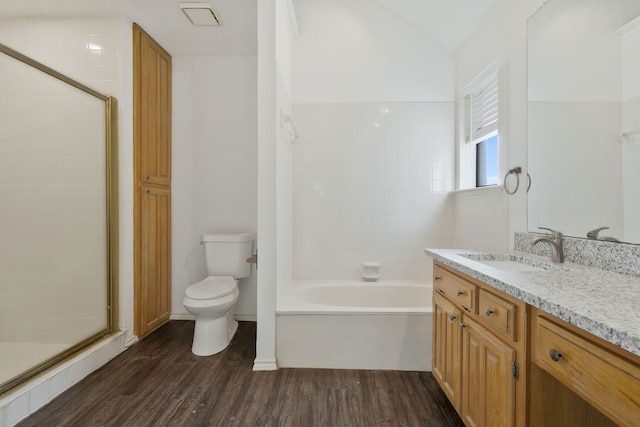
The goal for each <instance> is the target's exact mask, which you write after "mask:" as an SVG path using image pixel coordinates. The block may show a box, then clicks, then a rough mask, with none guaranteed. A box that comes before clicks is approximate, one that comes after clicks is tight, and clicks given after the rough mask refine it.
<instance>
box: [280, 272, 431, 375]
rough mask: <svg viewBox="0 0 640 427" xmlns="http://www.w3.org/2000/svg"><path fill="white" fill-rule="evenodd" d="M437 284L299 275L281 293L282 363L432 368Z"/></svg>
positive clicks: (315, 366)
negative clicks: (433, 299)
mask: <svg viewBox="0 0 640 427" xmlns="http://www.w3.org/2000/svg"><path fill="white" fill-rule="evenodd" d="M432 292H433V291H432V287H431V286H430V284H429V283H424V282H402V281H387V282H375V283H370V282H368V283H363V282H349V281H338V280H334V281H330V280H329V281H321V280H310V281H294V283H293V287H292V288H291V289H290V290H289V291H288V292H286V293H285V294H283V295H279V301H278V316H277V320H276V322H277V323H276V325H277V328H278V334H277V337H276V344H277V349H278V364H279V366H280V367H285V368H291V367H297V368H300V367H313V368H340V369H385V370H389V369H393V370H404V371H431V357H430V355H431V330H432V307H431V294H432Z"/></svg>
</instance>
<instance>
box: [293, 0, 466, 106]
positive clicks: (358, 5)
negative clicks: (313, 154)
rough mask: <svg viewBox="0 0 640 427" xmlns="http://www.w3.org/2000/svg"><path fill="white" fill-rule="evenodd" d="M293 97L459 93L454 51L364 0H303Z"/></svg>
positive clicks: (413, 97) (440, 97) (415, 97)
mask: <svg viewBox="0 0 640 427" xmlns="http://www.w3.org/2000/svg"><path fill="white" fill-rule="evenodd" d="M295 6H296V15H297V17H298V25H299V27H300V36H299V37H298V38H296V39H295V41H294V43H293V50H292V54H293V59H292V67H293V74H292V96H293V102H294V103H302V102H381V101H382V102H427V101H451V100H452V99H453V85H454V63H453V57H452V55H451V54H450V53H448V52H447V51H446V49H444V48H443V47H441V46H440V45H438V44H437V43H436V42H435V41H433V40H432V39H430V38H428V37H426V36H425V35H424V33H422V32H420V31H419V30H418V29H416V28H415V27H413V26H411V25H410V24H409V23H407V22H406V21H404V20H402V19H400V18H399V17H397V16H396V15H394V14H392V13H390V12H389V11H388V10H387V9H384V8H382V7H381V6H379V5H377V4H374V3H373V2H369V1H366V0H323V1H314V0H298V1H296V3H295Z"/></svg>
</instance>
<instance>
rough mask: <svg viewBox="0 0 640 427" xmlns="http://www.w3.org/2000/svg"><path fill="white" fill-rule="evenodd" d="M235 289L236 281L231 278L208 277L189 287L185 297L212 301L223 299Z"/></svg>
mask: <svg viewBox="0 0 640 427" xmlns="http://www.w3.org/2000/svg"><path fill="white" fill-rule="evenodd" d="M236 289H237V284H236V280H235V279H234V278H233V277H231V276H209V277H207V278H205V279H204V280H201V281H199V282H198V283H194V284H193V285H191V286H189V287H188V288H187V290H186V291H185V295H186V296H187V297H189V298H191V299H194V300H213V299H218V298H222V297H225V296H227V295H229V294H231V293H233V292H234V291H235V290H236Z"/></svg>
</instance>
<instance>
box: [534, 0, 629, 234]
mask: <svg viewBox="0 0 640 427" xmlns="http://www.w3.org/2000/svg"><path fill="white" fill-rule="evenodd" d="M638 16H640V2H639V1H638V0H607V1H602V0H549V1H548V2H547V3H545V5H544V6H543V7H541V8H540V10H539V11H538V12H536V14H535V15H534V16H532V17H531V18H530V19H529V24H528V40H529V41H528V94H529V95H528V97H529V98H528V128H529V130H528V171H529V173H530V174H531V178H532V186H531V189H530V191H529V194H528V228H529V230H530V231H539V230H538V227H550V228H553V229H556V230H558V231H561V232H563V233H564V234H565V235H568V236H575V237H584V238H587V233H588V232H589V231H591V230H595V229H597V228H600V227H608V228H606V229H603V230H600V232H599V233H597V238H598V239H605V240H618V241H624V242H635V243H640V134H635V133H633V132H634V131H636V130H640V19H638V20H635V21H634V19H635V18H637V17H638ZM625 24H626V25H625ZM623 134H624V135H626V136H623ZM594 234H595V233H591V236H592V238H593V236H594Z"/></svg>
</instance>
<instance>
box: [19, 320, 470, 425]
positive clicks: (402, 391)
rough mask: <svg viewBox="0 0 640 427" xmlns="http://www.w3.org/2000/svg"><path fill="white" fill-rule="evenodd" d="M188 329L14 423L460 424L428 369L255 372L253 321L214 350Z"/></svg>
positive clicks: (132, 351)
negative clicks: (197, 343)
mask: <svg viewBox="0 0 640 427" xmlns="http://www.w3.org/2000/svg"><path fill="white" fill-rule="evenodd" d="M192 336H193V322H189V321H171V322H169V323H168V324H167V325H165V326H163V327H162V328H160V329H159V330H158V331H156V332H154V333H153V334H151V335H150V336H148V337H147V338H145V339H144V340H142V341H141V342H139V343H138V344H136V345H134V346H132V347H131V348H129V349H128V350H127V351H125V352H124V353H122V354H120V355H119V356H118V357H116V358H115V359H114V360H112V361H111V362H109V363H108V364H106V365H105V366H103V367H102V368H100V369H99V370H97V371H95V372H94V373H92V374H90V375H89V376H87V377H86V378H85V379H83V380H82V381H80V382H78V383H77V384H76V385H74V386H73V387H72V388H70V389H69V390H67V391H66V392H64V393H62V394H61V395H60V396H58V397H57V398H56V399H55V400H53V401H52V402H51V403H49V404H48V405H47V406H45V407H43V408H42V409H40V410H39V411H38V412H36V413H35V414H33V415H31V416H30V417H29V418H27V419H25V420H23V421H22V422H21V423H20V424H19V426H21V427H26V426H37V427H43V426H82V427H89V426H117V427H121V426H210V425H214V426H291V427H307V426H344V427H351V426H354V427H355V426H367V427H368V426H407V427H412V426H434V427H446V426H456V427H461V426H463V423H462V421H461V420H460V418H459V417H458V415H457V414H456V412H455V410H454V409H453V407H452V406H451V405H450V404H449V401H448V400H447V399H446V397H445V396H444V394H443V393H442V391H441V390H440V388H439V387H438V385H437V383H436V381H435V379H434V378H433V376H432V375H431V373H430V372H403V371H365V370H337V369H279V370H277V371H273V372H253V371H252V370H251V369H252V366H253V359H254V357H255V337H256V325H255V323H251V322H241V323H240V328H239V329H238V333H237V334H236V336H235V337H234V339H233V341H232V342H231V345H230V346H229V347H228V348H227V349H226V350H224V351H223V352H221V353H219V354H217V355H214V356H209V357H197V356H194V355H193V354H192V353H191V339H192Z"/></svg>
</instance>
